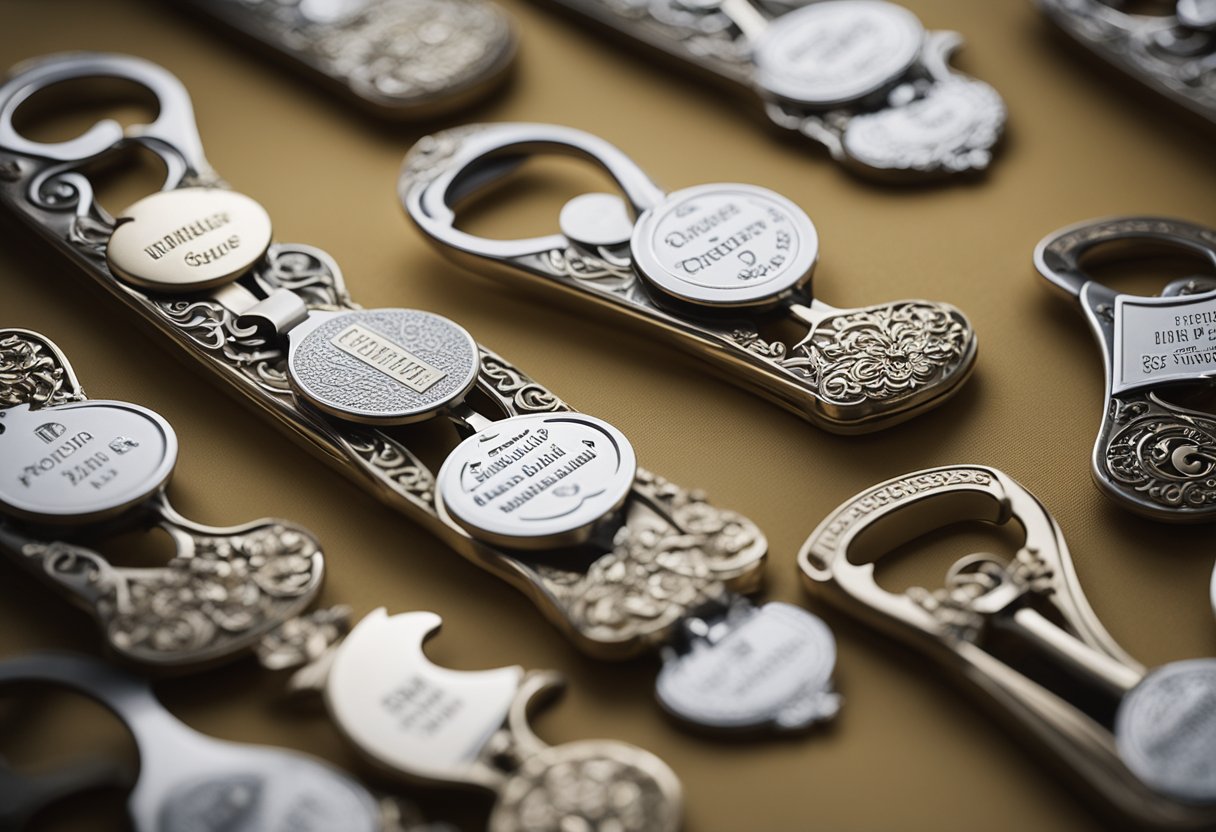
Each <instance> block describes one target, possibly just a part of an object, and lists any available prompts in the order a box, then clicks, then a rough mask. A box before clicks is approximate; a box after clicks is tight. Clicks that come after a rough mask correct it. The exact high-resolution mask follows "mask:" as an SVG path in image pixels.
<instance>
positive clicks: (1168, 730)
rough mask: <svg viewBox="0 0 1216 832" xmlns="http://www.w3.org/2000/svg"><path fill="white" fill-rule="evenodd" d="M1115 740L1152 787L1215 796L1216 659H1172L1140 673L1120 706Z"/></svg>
mask: <svg viewBox="0 0 1216 832" xmlns="http://www.w3.org/2000/svg"><path fill="white" fill-rule="evenodd" d="M1115 742H1116V745H1117V746H1118V749H1119V755H1120V756H1121V757H1122V758H1123V762H1124V763H1126V764H1127V767H1128V768H1129V769H1131V771H1132V773H1133V774H1135V775H1136V776H1137V777H1139V778H1140V779H1141V780H1143V781H1144V782H1145V783H1146V784H1148V785H1149V786H1150V787H1152V788H1153V789H1156V790H1157V791H1159V792H1161V793H1162V794H1165V795H1168V796H1170V797H1173V798H1176V799H1178V800H1184V801H1188V802H1192V803H1213V802H1216V751H1214V750H1213V749H1216V659H1195V660H1191V661H1183V662H1173V663H1171V664H1167V665H1165V666H1164V667H1159V668H1157V669H1156V670H1153V671H1152V672H1150V673H1149V674H1148V675H1147V676H1145V677H1144V679H1143V680H1142V681H1141V682H1140V684H1138V685H1136V687H1135V688H1133V689H1132V690H1131V692H1130V693H1128V694H1127V696H1125V697H1124V698H1123V702H1122V703H1121V704H1120V706H1119V711H1118V713H1117V714H1116V715H1115Z"/></svg>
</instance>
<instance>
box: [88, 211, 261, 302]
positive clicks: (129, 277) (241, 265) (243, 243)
mask: <svg viewBox="0 0 1216 832" xmlns="http://www.w3.org/2000/svg"><path fill="white" fill-rule="evenodd" d="M270 240H271V228H270V215H269V214H267V213H266V209H264V208H263V207H262V206H261V205H259V204H258V203H257V202H255V201H254V200H252V199H250V198H249V197H247V196H245V195H244V194H239V193H236V192H235V191H227V190H223V189H221V188H179V189H177V190H171V191H162V192H160V193H155V194H152V195H151V196H148V197H145V198H143V199H141V200H140V201H139V202H136V203H135V204H134V205H132V206H131V207H130V208H128V209H127V210H126V211H124V212H123V213H122V215H121V216H120V217H119V218H118V227H117V228H115V229H114V233H113V234H112V235H111V236H110V241H109V243H108V245H107V247H106V258H107V260H108V262H109V264H110V269H111V270H112V271H113V272H114V273H115V274H116V275H118V276H119V277H121V278H123V279H124V280H126V281H128V282H130V283H134V284H135V285H137V286H143V287H145V288H148V289H156V290H159V291H163V292H172V291H194V290H199V289H209V288H213V287H215V286H221V285H223V284H225V283H230V282H231V281H233V280H236V279H237V278H238V277H240V276H241V275H243V274H244V273H245V272H247V271H249V270H250V269H251V268H253V266H254V264H256V263H257V262H258V260H260V259H261V258H262V255H264V254H265V253H266V249H268V248H269V247H270Z"/></svg>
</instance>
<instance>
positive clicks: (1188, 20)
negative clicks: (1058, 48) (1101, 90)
mask: <svg viewBox="0 0 1216 832" xmlns="http://www.w3.org/2000/svg"><path fill="white" fill-rule="evenodd" d="M1037 2H1038V5H1039V8H1040V9H1042V11H1043V13H1044V14H1045V15H1046V16H1047V17H1048V18H1049V19H1050V20H1051V21H1052V22H1053V23H1055V24H1056V25H1057V26H1059V27H1060V28H1061V29H1062V30H1063V31H1064V32H1066V33H1067V34H1068V35H1069V37H1071V38H1073V39H1074V40H1075V41H1077V43H1079V44H1081V45H1082V46H1084V47H1085V48H1086V49H1088V50H1089V51H1091V52H1093V53H1094V54H1095V55H1097V56H1099V57H1100V58H1102V59H1103V60H1104V61H1106V62H1107V63H1109V64H1111V65H1112V66H1114V67H1116V68H1117V69H1119V70H1121V71H1123V72H1125V73H1127V74H1128V75H1130V76H1131V77H1132V78H1135V79H1136V80H1137V81H1139V82H1140V83H1141V84H1144V85H1145V86H1146V87H1148V88H1149V89H1151V90H1153V91H1155V92H1157V93H1159V94H1161V95H1163V96H1165V97H1166V98H1168V99H1170V100H1171V101H1173V102H1175V103H1176V104H1180V105H1182V106H1183V107H1185V108H1187V109H1188V110H1190V111H1191V112H1193V113H1195V114H1197V115H1199V116H1201V117H1202V118H1205V119H1207V120H1208V121H1210V122H1216V37H1214V36H1213V22H1214V19H1216V12H1214V7H1213V5H1212V3H1211V2H1210V0H1178V3H1177V5H1176V7H1175V9H1174V11H1173V13H1172V14H1170V13H1168V12H1167V13H1160V14H1134V13H1129V12H1127V11H1124V10H1122V9H1120V8H1119V3H1118V2H1106V0H1037ZM1161 5H1162V6H1165V5H1166V4H1164V3H1162V4H1161ZM1163 12H1164V9H1163Z"/></svg>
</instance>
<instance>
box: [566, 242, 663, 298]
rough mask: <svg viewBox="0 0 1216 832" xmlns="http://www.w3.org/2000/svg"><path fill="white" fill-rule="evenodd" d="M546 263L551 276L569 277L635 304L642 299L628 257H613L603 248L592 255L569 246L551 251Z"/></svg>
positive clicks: (580, 283) (582, 284) (594, 289)
mask: <svg viewBox="0 0 1216 832" xmlns="http://www.w3.org/2000/svg"><path fill="white" fill-rule="evenodd" d="M543 260H544V263H543V266H544V268H545V270H546V271H547V272H549V273H550V274H554V275H557V276H558V277H568V278H570V279H571V280H574V281H576V282H577V283H578V284H579V285H580V286H584V287H586V288H588V289H591V290H593V291H596V292H600V293H601V294H605V295H619V296H621V297H623V298H625V299H628V300H632V301H639V300H641V298H642V290H641V287H640V286H639V284H638V278H637V274H636V273H635V272H634V270H633V265H632V263H631V261H630V260H629V258H628V257H627V256H626V257H618V256H614V255H613V254H612V253H611V252H609V251H606V250H604V249H599V250H598V251H597V253H596V254H590V253H588V252H586V251H583V250H582V249H579V248H577V247H574V246H570V247H567V248H564V249H554V250H552V251H550V252H548V253H547V254H546V255H545V256H544V258H543Z"/></svg>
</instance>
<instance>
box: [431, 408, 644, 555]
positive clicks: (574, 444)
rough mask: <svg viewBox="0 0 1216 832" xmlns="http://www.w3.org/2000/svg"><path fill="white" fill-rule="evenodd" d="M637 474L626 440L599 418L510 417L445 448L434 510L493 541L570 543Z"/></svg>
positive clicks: (580, 538) (584, 534)
mask: <svg viewBox="0 0 1216 832" xmlns="http://www.w3.org/2000/svg"><path fill="white" fill-rule="evenodd" d="M636 473H637V458H636V457H635V456H634V453H633V446H632V445H630V444H629V440H628V439H626V438H625V435H624V434H623V433H621V432H620V431H619V430H617V429H616V428H614V427H613V426H612V425H610V424H608V423H607V422H605V421H603V420H602V419H596V418H595V417H593V416H585V415H583V414H581V413H542V414H533V415H529V416H515V417H513V418H510V419H503V420H501V421H498V422H495V423H494V424H493V425H491V426H489V427H487V428H485V429H483V430H480V431H478V432H477V433H475V434H474V435H472V436H470V437H469V438H468V439H466V440H464V441H463V442H461V443H460V445H458V446H457V447H456V449H455V450H454V451H452V453H451V454H450V455H449V456H448V458H447V459H446V460H445V461H444V463H443V467H441V468H440V469H439V476H438V480H437V483H438V484H437V495H438V497H439V500H438V504H439V510H440V514H441V516H447V517H450V518H451V519H452V520H453V521H454V522H455V523H456V524H457V525H459V526H460V527H461V528H463V529H464V530H465V531H467V532H468V533H469V534H471V535H472V536H473V537H475V538H477V539H479V540H483V541H485V542H487V543H492V544H495V545H498V546H505V547H508V548H515V549H549V548H553V547H555V546H561V545H574V544H578V543H582V542H585V541H586V540H587V538H588V537H589V536H590V534H591V531H592V529H593V528H594V527H595V526H596V525H597V524H598V523H599V522H600V521H601V520H603V519H604V518H606V517H608V516H609V515H611V514H612V513H613V512H615V511H616V510H617V509H618V508H620V507H621V505H622V504H623V503H624V502H625V498H626V497H627V496H628V495H629V491H630V489H631V488H632V487H633V479H634V475H635V474H636Z"/></svg>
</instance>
